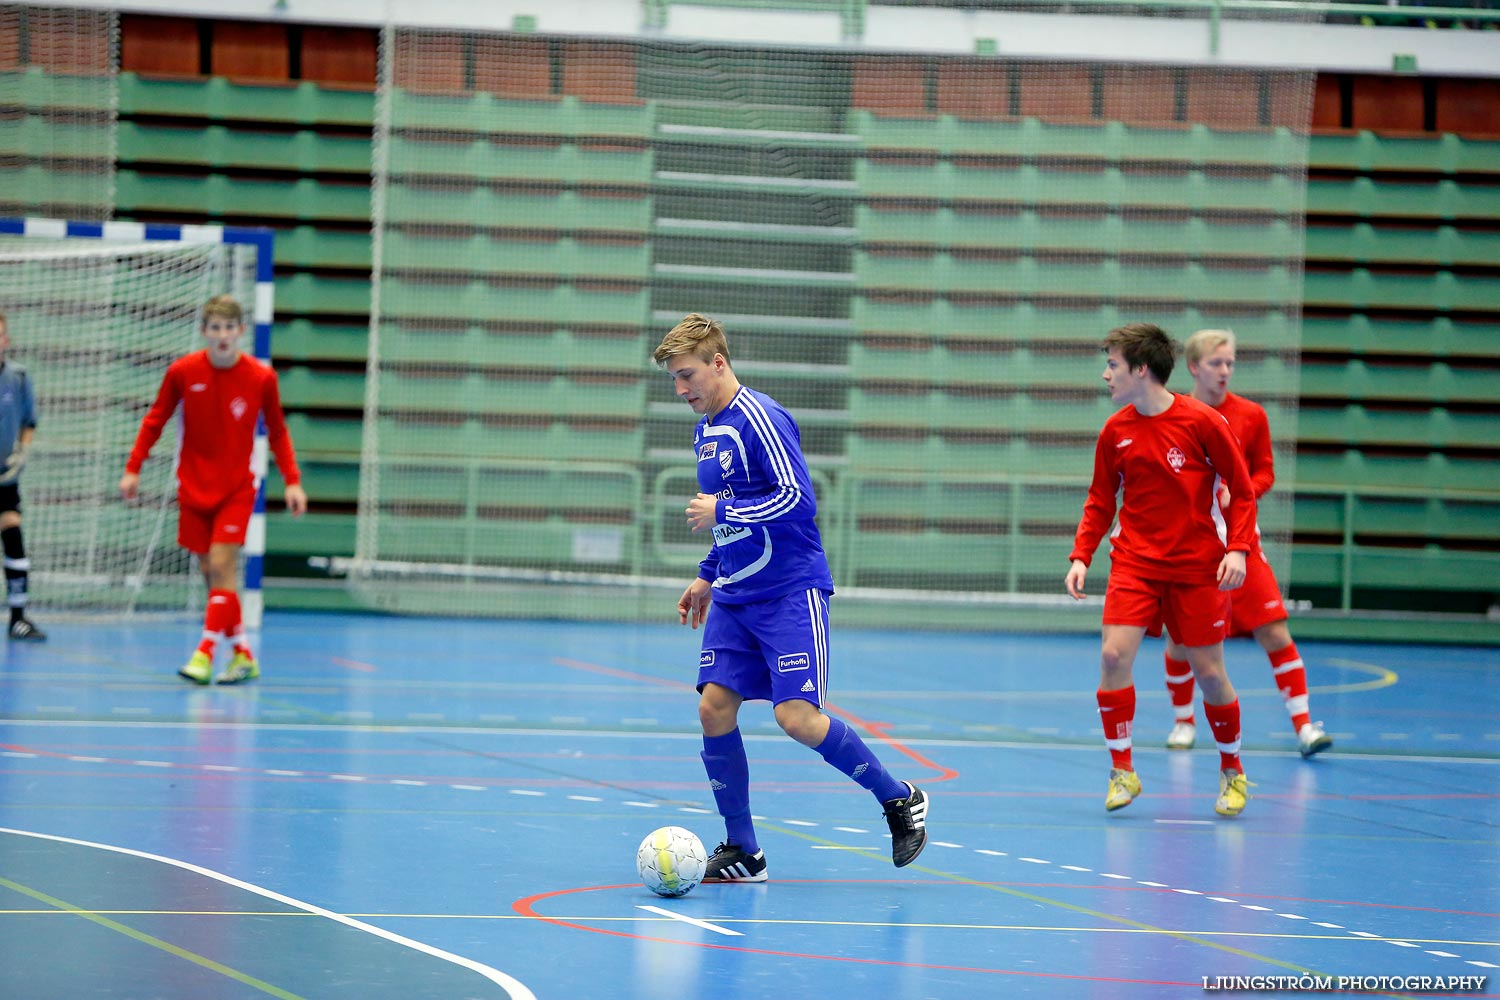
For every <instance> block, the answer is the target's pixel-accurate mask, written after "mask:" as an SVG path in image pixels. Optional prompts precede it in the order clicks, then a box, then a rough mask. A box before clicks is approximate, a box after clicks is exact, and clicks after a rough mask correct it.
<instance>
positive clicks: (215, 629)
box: [198, 590, 240, 656]
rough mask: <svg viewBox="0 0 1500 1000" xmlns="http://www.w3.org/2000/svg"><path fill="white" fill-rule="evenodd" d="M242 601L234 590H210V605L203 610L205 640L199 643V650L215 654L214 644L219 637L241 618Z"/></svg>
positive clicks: (211, 654)
mask: <svg viewBox="0 0 1500 1000" xmlns="http://www.w3.org/2000/svg"><path fill="white" fill-rule="evenodd" d="M239 607H240V602H239V601H238V599H236V598H235V596H234V591H232V590H210V591H209V592H208V607H207V608H206V609H205V610H204V612H203V640H202V641H201V642H199V643H198V652H200V653H202V654H204V655H205V656H213V655H214V646H216V645H217V644H218V642H219V637H220V636H222V635H224V634H225V633H227V632H228V631H229V629H230V627H231V626H232V625H233V623H234V622H237V621H239V620H240V613H239Z"/></svg>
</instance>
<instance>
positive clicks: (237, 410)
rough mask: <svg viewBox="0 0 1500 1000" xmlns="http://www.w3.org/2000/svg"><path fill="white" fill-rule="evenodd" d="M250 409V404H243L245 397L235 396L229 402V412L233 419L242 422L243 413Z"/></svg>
mask: <svg viewBox="0 0 1500 1000" xmlns="http://www.w3.org/2000/svg"><path fill="white" fill-rule="evenodd" d="M249 409H250V404H249V403H247V402H245V397H243V396H236V397H234V398H233V399H231V400H230V401H229V412H230V413H232V414H234V419H236V420H243V419H244V418H245V411H246V410H249Z"/></svg>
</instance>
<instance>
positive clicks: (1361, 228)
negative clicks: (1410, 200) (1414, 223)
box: [1307, 222, 1500, 267]
mask: <svg viewBox="0 0 1500 1000" xmlns="http://www.w3.org/2000/svg"><path fill="white" fill-rule="evenodd" d="M1307 256H1308V258H1309V259H1311V260H1340V261H1351V262H1354V263H1359V264H1402V263H1415V264H1425V265H1431V266H1441V267H1455V266H1460V265H1462V266H1483V267H1500V233H1494V232H1475V231H1468V230H1462V229H1457V228H1455V227H1453V226H1438V227H1436V228H1433V229H1405V228H1394V229H1393V228H1389V227H1384V228H1383V227H1379V226H1374V225H1371V224H1370V223H1368V222H1358V223H1355V224H1353V225H1351V226H1339V227H1334V226H1310V227H1309V228H1308V230H1307Z"/></svg>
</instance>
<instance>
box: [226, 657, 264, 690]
mask: <svg viewBox="0 0 1500 1000" xmlns="http://www.w3.org/2000/svg"><path fill="white" fill-rule="evenodd" d="M259 676H260V664H259V663H257V662H255V657H253V656H246V655H245V654H244V653H235V654H234V659H232V660H230V661H229V666H227V667H225V668H224V669H223V671H222V672H221V673H220V674H219V676H218V677H217V678H215V681H216V682H217V683H219V684H238V683H239V682H240V681H253V680H255V678H257V677H259Z"/></svg>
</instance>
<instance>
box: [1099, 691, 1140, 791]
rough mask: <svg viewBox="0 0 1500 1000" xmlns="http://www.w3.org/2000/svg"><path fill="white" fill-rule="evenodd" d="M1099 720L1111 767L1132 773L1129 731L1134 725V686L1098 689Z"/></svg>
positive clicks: (1133, 768)
mask: <svg viewBox="0 0 1500 1000" xmlns="http://www.w3.org/2000/svg"><path fill="white" fill-rule="evenodd" d="M1097 697H1098V699H1099V719H1100V720H1101V721H1102V722H1103V723H1104V745H1105V746H1107V747H1109V762H1110V766H1111V767H1115V768H1119V769H1120V770H1122V771H1134V770H1135V764H1134V763H1133V762H1132V761H1131V758H1130V730H1131V726H1132V725H1133V724H1134V723H1135V685H1134V684H1132V685H1131V686H1130V687H1123V688H1116V689H1115V690H1113V691H1106V690H1104V689H1103V688H1100V689H1099V692H1098V695H1097Z"/></svg>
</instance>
